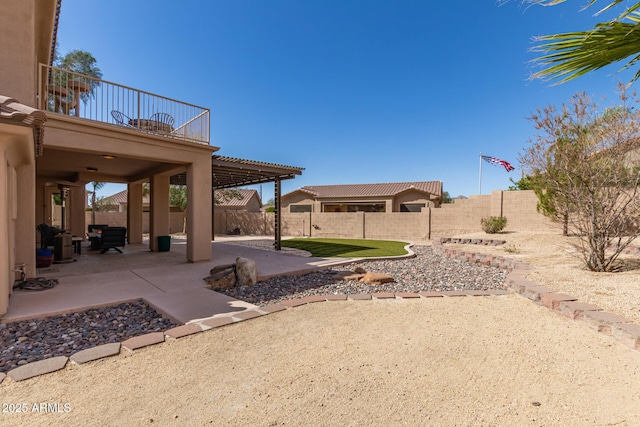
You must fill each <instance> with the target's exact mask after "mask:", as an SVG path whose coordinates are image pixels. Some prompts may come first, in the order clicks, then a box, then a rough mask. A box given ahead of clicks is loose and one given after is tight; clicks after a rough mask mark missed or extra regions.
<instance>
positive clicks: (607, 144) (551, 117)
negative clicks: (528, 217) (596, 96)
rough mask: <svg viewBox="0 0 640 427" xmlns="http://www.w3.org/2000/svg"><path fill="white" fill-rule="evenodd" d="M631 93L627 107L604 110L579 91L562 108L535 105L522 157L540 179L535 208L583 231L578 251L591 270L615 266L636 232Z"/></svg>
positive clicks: (638, 203)
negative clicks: (532, 132)
mask: <svg viewBox="0 0 640 427" xmlns="http://www.w3.org/2000/svg"><path fill="white" fill-rule="evenodd" d="M623 89H624V88H623ZM628 98H630V97H629V96H628V95H627V94H626V93H625V92H624V90H622V91H621V101H622V102H623V105H622V106H621V107H617V108H609V109H604V110H602V109H599V108H598V106H597V105H596V104H595V102H593V101H592V100H591V99H590V98H589V97H588V96H587V95H585V94H578V95H576V96H574V97H573V98H572V99H571V101H570V103H569V104H568V105H566V104H564V105H562V107H561V108H559V109H556V108H555V107H553V106H550V107H547V108H545V109H543V110H537V111H536V112H535V113H534V114H533V115H532V117H531V119H532V120H533V122H534V124H535V127H536V129H537V130H538V131H539V133H538V134H537V135H536V136H535V137H534V138H533V139H532V140H531V144H530V146H529V147H528V148H526V149H525V151H524V153H523V154H522V155H521V156H520V164H521V165H523V169H524V171H525V173H527V174H529V176H531V177H533V178H535V179H534V183H535V186H534V191H536V195H538V197H539V200H540V203H539V205H538V207H539V208H540V207H542V209H541V211H542V213H544V214H545V215H547V216H548V217H549V218H551V219H552V220H555V221H562V222H564V227H565V232H566V231H567V230H568V231H569V232H571V233H573V234H575V235H576V236H577V237H578V243H577V249H578V254H579V255H580V256H581V257H582V259H583V261H584V263H585V266H586V267H587V268H588V269H589V270H591V271H600V272H604V271H612V270H615V268H616V265H615V261H616V259H617V258H618V256H619V255H620V254H621V253H622V251H623V250H624V249H625V248H626V247H627V246H628V245H629V244H630V243H631V242H632V241H633V240H634V239H635V238H636V235H637V234H636V232H635V231H634V230H637V224H638V221H639V220H640V197H639V196H640V160H639V159H638V156H637V154H636V153H637V146H638V145H637V141H638V140H639V139H640V112H638V111H636V110H635V109H634V108H632V107H631V108H630V107H627V105H631V104H632V103H631V102H629V101H628ZM631 101H634V103H635V101H637V99H636V98H635V96H634V97H632V98H631Z"/></svg>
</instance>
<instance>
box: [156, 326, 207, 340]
mask: <svg viewBox="0 0 640 427" xmlns="http://www.w3.org/2000/svg"><path fill="white" fill-rule="evenodd" d="M198 332H202V327H201V326H200V325H198V324H196V323H188V324H186V325H180V326H176V327H175V328H171V329H168V330H166V331H165V332H164V334H165V336H168V337H171V338H182V337H186V336H188V335H192V334H197V333H198Z"/></svg>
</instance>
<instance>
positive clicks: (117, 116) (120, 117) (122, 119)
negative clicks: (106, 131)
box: [111, 110, 132, 127]
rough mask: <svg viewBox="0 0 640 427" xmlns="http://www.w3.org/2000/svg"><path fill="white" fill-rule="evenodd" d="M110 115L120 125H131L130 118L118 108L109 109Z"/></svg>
mask: <svg viewBox="0 0 640 427" xmlns="http://www.w3.org/2000/svg"><path fill="white" fill-rule="evenodd" d="M111 117H113V120H115V122H116V123H117V124H119V125H120V126H126V127H132V126H131V119H130V118H129V117H128V116H127V115H126V114H124V113H122V112H120V111H118V110H111Z"/></svg>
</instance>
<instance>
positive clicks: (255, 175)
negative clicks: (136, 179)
mask: <svg viewBox="0 0 640 427" xmlns="http://www.w3.org/2000/svg"><path fill="white" fill-rule="evenodd" d="M303 170H304V168H299V167H295V166H285V165H278V164H275V163H264V162H257V161H254V160H246V159H238V158H234V157H224V156H217V155H213V156H212V157H211V183H212V186H213V188H214V189H223V188H233V187H241V186H244V185H253V184H262V183H265V182H276V181H282V180H284V179H293V178H295V177H296V175H301V174H302V171H303ZM170 182H171V184H173V185H186V183H187V175H186V174H185V173H181V174H178V175H173V176H172V177H171V180H170Z"/></svg>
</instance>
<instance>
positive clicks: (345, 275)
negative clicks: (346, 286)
mask: <svg viewBox="0 0 640 427" xmlns="http://www.w3.org/2000/svg"><path fill="white" fill-rule="evenodd" d="M362 276H364V274H358V273H354V272H353V271H338V272H336V273H335V274H334V275H333V276H331V279H332V280H336V281H337V280H346V281H349V280H354V281H356V282H357V281H358V280H360V278H361V277H362Z"/></svg>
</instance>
